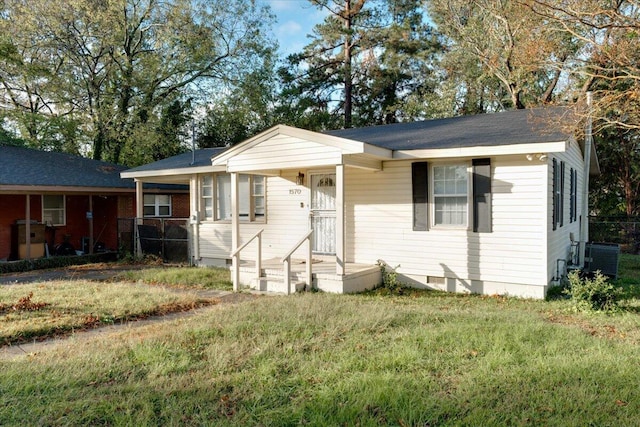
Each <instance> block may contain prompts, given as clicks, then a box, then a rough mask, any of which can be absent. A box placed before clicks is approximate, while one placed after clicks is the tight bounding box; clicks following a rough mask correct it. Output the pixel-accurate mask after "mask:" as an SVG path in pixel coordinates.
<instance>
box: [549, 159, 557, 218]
mask: <svg viewBox="0 0 640 427" xmlns="http://www.w3.org/2000/svg"><path fill="white" fill-rule="evenodd" d="M552 191H553V209H552V211H553V214H552V219H551V221H552V223H553V229H554V230H555V229H556V224H557V222H558V161H557V160H556V159H553V188H552Z"/></svg>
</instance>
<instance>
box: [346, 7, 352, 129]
mask: <svg viewBox="0 0 640 427" xmlns="http://www.w3.org/2000/svg"><path fill="white" fill-rule="evenodd" d="M344 8H345V13H344V28H345V32H346V36H345V40H344V127H345V129H346V128H350V127H351V110H352V108H353V107H352V96H353V95H352V92H353V79H352V77H351V48H352V45H351V0H345V5H344Z"/></svg>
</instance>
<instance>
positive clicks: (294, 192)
mask: <svg viewBox="0 0 640 427" xmlns="http://www.w3.org/2000/svg"><path fill="white" fill-rule="evenodd" d="M289 194H290V195H293V196H297V195H300V194H302V190H301V189H299V188H291V189H290V190H289Z"/></svg>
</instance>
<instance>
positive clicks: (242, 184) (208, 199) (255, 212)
mask: <svg viewBox="0 0 640 427" xmlns="http://www.w3.org/2000/svg"><path fill="white" fill-rule="evenodd" d="M238 198H239V200H238V202H239V206H238V210H239V213H240V220H241V221H264V218H265V178H264V176H261V175H244V174H241V175H239V176H238ZM200 204H201V213H202V216H203V219H204V220H206V221H231V214H232V211H231V175H230V174H215V175H204V176H202V178H201V181H200Z"/></svg>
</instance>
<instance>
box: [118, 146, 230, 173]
mask: <svg viewBox="0 0 640 427" xmlns="http://www.w3.org/2000/svg"><path fill="white" fill-rule="evenodd" d="M226 149H227V148H226V147H216V148H201V149H199V150H195V151H194V152H192V151H189V152H186V153H183V154H178V155H177V156H173V157H168V158H166V159H163V160H158V161H157V162H153V163H148V164H146V165H142V166H138V167H135V168H132V169H128V170H127V172H147V171H157V170H165V169H183V168H190V167H198V166H211V158H212V157H213V156H217V155H218V154H220V153H221V152H223V151H224V150H226ZM194 155H195V162H193V158H194Z"/></svg>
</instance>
